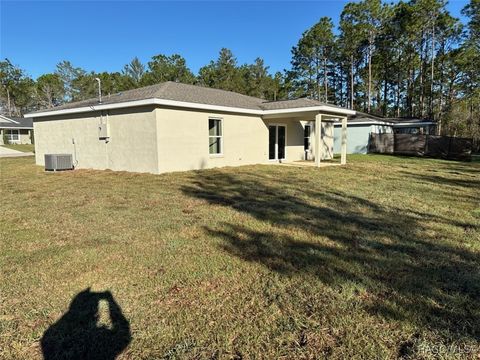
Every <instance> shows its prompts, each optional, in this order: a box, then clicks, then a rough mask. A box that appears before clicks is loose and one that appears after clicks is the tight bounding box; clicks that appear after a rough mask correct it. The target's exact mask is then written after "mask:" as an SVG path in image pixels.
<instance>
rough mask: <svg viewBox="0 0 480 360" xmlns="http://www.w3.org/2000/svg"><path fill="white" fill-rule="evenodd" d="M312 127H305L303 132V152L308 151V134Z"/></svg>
mask: <svg viewBox="0 0 480 360" xmlns="http://www.w3.org/2000/svg"><path fill="white" fill-rule="evenodd" d="M311 131H312V127H311V126H310V125H305V129H304V130H303V150H310V134H311Z"/></svg>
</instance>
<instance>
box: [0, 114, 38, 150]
mask: <svg viewBox="0 0 480 360" xmlns="http://www.w3.org/2000/svg"><path fill="white" fill-rule="evenodd" d="M32 132H33V124H32V119H26V118H19V117H9V116H6V115H0V145H4V144H5V143H7V144H31V143H32V139H33V134H32Z"/></svg>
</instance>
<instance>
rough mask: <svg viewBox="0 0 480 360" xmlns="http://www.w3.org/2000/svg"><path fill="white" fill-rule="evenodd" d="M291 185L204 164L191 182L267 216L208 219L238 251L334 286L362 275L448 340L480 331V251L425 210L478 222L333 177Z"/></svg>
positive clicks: (194, 189) (379, 307)
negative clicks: (396, 201) (411, 205)
mask: <svg viewBox="0 0 480 360" xmlns="http://www.w3.org/2000/svg"><path fill="white" fill-rule="evenodd" d="M297 183H298V184H297ZM285 184H286V180H285V179H283V178H282V179H281V180H279V179H274V178H271V177H265V176H262V175H260V174H256V173H249V174H245V173H242V175H239V176H236V175H230V174H227V173H225V172H221V171H213V172H197V173H196V176H195V178H194V180H193V183H192V185H190V186H185V187H184V188H183V191H184V193H185V194H188V195H189V196H192V197H195V198H199V199H203V200H206V201H207V202H209V203H211V204H215V205H222V206H226V207H230V208H232V209H234V210H236V211H238V212H242V213H246V214H248V215H250V216H252V217H254V218H255V219H257V220H261V221H262V222H263V225H260V226H259V225H258V224H257V225H256V227H254V226H252V225H249V224H240V223H227V222H224V223H221V224H219V225H218V226H214V227H212V226H209V227H206V228H205V230H206V231H207V232H208V233H209V234H210V235H211V236H215V237H218V238H220V239H222V240H223V244H222V245H221V246H222V248H223V249H224V250H225V251H227V252H228V253H230V254H232V255H235V256H237V257H239V258H241V259H243V260H245V261H249V262H255V263H260V264H262V265H263V266H265V267H267V268H268V269H270V270H271V271H275V272H278V273H281V274H284V275H285V276H296V275H298V274H300V275H301V274H305V273H308V274H311V275H314V276H315V277H317V278H318V279H319V280H320V281H322V282H324V283H326V284H330V285H340V284H342V283H345V282H351V281H354V282H356V283H358V284H362V285H363V286H365V287H366V288H367V289H368V290H369V292H371V293H372V295H373V297H372V298H373V301H371V302H370V303H368V304H365V306H366V308H367V310H368V311H370V312H372V313H375V314H377V315H380V316H383V317H386V318H393V319H395V320H402V321H408V322H410V323H411V324H414V325H417V326H421V327H425V328H428V329H431V330H433V331H435V332H436V333H438V334H439V335H440V336H442V337H444V338H445V339H450V340H462V339H463V340H466V339H471V340H472V339H473V340H479V339H480V312H479V309H478V306H477V301H478V299H479V298H480V273H479V268H480V261H479V258H478V254H476V253H474V252H470V251H467V250H465V249H463V248H461V247H458V246H455V245H450V243H447V242H445V241H444V240H442V235H441V234H438V233H435V232H432V231H431V229H429V228H428V227H427V226H426V225H425V219H427V220H428V221H429V222H433V223H435V224H438V225H440V226H442V225H444V226H452V227H456V226H458V227H461V228H473V229H476V226H475V225H474V224H467V223H465V222H462V221H461V220H455V219H447V218H444V217H440V216H437V215H435V214H423V213H419V212H418V211H415V210H413V211H406V210H404V209H401V208H396V207H386V206H381V205H378V204H376V203H374V202H372V201H370V200H368V199H364V198H361V197H358V196H353V195H350V194H347V193H343V192H341V191H337V190H330V191H329V190H327V188H328V186H326V187H325V188H326V189H325V190H324V191H316V192H315V191H313V190H309V188H311V187H309V186H305V184H304V183H301V182H299V179H297V180H296V182H292V181H289V182H288V186H285Z"/></svg>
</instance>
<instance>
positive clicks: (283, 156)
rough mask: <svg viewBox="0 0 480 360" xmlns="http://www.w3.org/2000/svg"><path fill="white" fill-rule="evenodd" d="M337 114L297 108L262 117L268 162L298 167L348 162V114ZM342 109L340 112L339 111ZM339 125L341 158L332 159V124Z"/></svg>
mask: <svg viewBox="0 0 480 360" xmlns="http://www.w3.org/2000/svg"><path fill="white" fill-rule="evenodd" d="M348 111H350V110H346V109H340V108H339V113H333V112H330V111H329V112H319V111H296V112H292V113H290V114H288V115H286V114H272V115H267V116H264V117H263V120H264V122H265V125H266V126H267V127H268V137H269V138H268V161H269V162H271V163H281V164H296V165H299V166H316V167H320V166H324V165H327V164H330V165H334V164H339V165H344V164H346V163H347V116H348V114H346V113H345V112H348ZM340 112H342V113H340ZM335 123H340V124H341V137H340V142H341V144H340V150H341V151H340V161H339V162H338V161H337V160H334V153H333V151H334V150H333V149H334V124H335Z"/></svg>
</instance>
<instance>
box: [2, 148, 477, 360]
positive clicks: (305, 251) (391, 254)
mask: <svg viewBox="0 0 480 360" xmlns="http://www.w3.org/2000/svg"><path fill="white" fill-rule="evenodd" d="M0 171H1V173H0V180H1V187H0V188H1V198H2V207H1V209H2V214H1V216H0V239H1V240H0V241H1V243H0V246H1V248H0V250H1V251H0V271H1V277H2V280H1V292H2V295H1V297H0V301H1V303H0V304H1V305H0V358H2V359H18V358H35V357H38V358H40V357H41V355H42V347H41V346H40V344H42V345H43V351H44V353H45V354H46V358H55V355H56V354H57V355H58V354H61V353H58V352H55V351H57V350H58V348H57V349H56V350H55V344H57V345H58V344H60V350H61V351H66V350H67V348H73V349H74V350H76V351H77V354H78V353H80V354H83V355H84V358H86V357H88V356H87V355H85V354H90V353H88V351H87V350H88V349H87V348H88V346H93V345H91V344H95V346H96V347H97V348H96V349H97V350H98V352H97V358H101V356H100V355H98V354H106V352H105V351H107V352H108V351H110V352H108V354H109V356H111V357H110V358H112V356H115V355H116V354H118V353H120V352H121V354H120V355H119V359H153V358H168V359H173V358H179V359H182V358H236V359H240V358H305V359H307V358H322V357H331V358H337V359H344V358H347V357H348V358H398V357H403V358H421V359H429V358H438V357H441V358H476V356H477V354H478V353H480V345H479V343H480V342H479V340H480V307H479V306H478V300H479V298H480V256H479V255H480V235H479V233H480V231H479V229H480V191H479V188H480V163H459V162H449V161H442V160H430V159H416V158H399V157H390V156H373V155H372V156H370V155H368V156H351V157H349V165H347V166H346V167H329V168H321V169H316V168H313V167H312V168H310V167H304V168H294V167H282V166H246V167H240V168H224V169H213V170H203V171H193V172H185V173H175V174H165V175H157V176H155V175H147V174H134V173H122V172H110V171H89V170H77V171H74V172H61V173H45V172H44V171H43V170H42V169H41V168H40V167H37V166H35V165H34V164H33V159H31V158H16V159H12V158H10V159H0ZM88 288H91V289H90V290H85V289H88ZM72 300H73V302H72ZM71 302H72V304H70V303H71ZM97 303H100V304H103V305H100V306H99V307H98V306H97ZM105 304H106V305H105ZM69 307H70V308H69ZM97 308H98V309H99V310H98V314H97V315H98V318H97V317H95V315H96V313H97ZM108 308H110V317H111V319H110V320H109V313H108ZM105 309H107V310H105ZM112 309H113V310H112ZM115 314H116V315H115ZM87 316H89V317H90V316H91V317H92V319H94V320H93V321H90V322H89V323H88V324H86V322H85V320H84V319H85V318H86V317H87ZM99 323H100V324H104V327H103V328H102V329H101V330H99V329H98V328H97V325H98V324H99ZM112 328H113V329H114V330H112V331H110V330H107V329H112ZM85 329H87V330H85ZM109 331H110V332H109ZM68 341H71V342H70V343H69V342H68ZM68 344H70V345H68ZM89 344H90V345H89ZM127 344H128V346H127ZM49 349H50V350H49ZM52 349H53V350H52ZM100 349H103V350H102V351H103V352H100ZM122 350H123V352H122ZM78 351H80V352H78ZM82 351H83V352H82ZM438 352H439V354H440V355H438ZM66 354H67V355H68V354H69V353H66ZM70 354H72V353H70ZM112 354H113V355H112ZM47 355H48V356H47ZM63 355H65V353H63ZM90 355H91V354H90ZM80 357H81V356H79V358H80ZM71 358H73V357H71ZM92 358H94V356H93V357H92ZM104 358H107V355H105V357H104Z"/></svg>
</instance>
